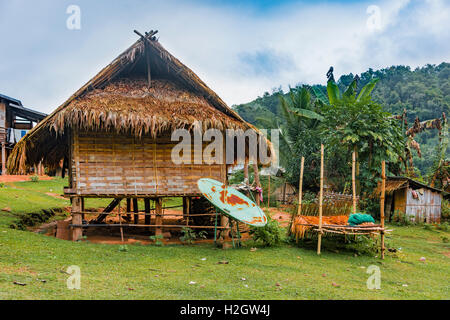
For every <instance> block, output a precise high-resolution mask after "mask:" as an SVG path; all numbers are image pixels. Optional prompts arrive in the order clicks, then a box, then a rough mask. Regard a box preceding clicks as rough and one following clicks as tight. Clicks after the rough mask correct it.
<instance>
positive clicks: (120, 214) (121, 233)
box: [119, 199, 124, 243]
mask: <svg viewBox="0 0 450 320" xmlns="http://www.w3.org/2000/svg"><path fill="white" fill-rule="evenodd" d="M121 202H122V199H119V223H120V239H121V240H122V243H123V242H124V240H123V227H122V212H121V210H120V209H121V207H120V203H121Z"/></svg>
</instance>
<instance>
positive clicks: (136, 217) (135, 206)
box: [133, 198, 139, 224]
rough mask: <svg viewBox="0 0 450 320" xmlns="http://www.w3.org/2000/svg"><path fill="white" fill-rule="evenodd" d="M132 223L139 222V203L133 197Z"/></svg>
mask: <svg viewBox="0 0 450 320" xmlns="http://www.w3.org/2000/svg"><path fill="white" fill-rule="evenodd" d="M133 211H134V224H139V205H138V199H137V198H133Z"/></svg>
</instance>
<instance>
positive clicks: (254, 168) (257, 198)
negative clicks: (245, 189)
mask: <svg viewBox="0 0 450 320" xmlns="http://www.w3.org/2000/svg"><path fill="white" fill-rule="evenodd" d="M253 174H254V176H255V184H256V187H258V188H261V181H260V180H259V169H258V163H257V162H256V160H255V161H254V162H253ZM256 204H257V205H258V207H259V206H260V204H261V198H260V195H259V193H257V195H256Z"/></svg>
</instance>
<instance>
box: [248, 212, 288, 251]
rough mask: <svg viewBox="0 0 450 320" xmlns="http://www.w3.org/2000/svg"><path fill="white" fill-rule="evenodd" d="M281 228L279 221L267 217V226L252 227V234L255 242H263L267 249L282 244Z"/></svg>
mask: <svg viewBox="0 0 450 320" xmlns="http://www.w3.org/2000/svg"><path fill="white" fill-rule="evenodd" d="M281 233H282V230H281V227H280V225H279V223H278V221H276V220H273V219H272V218H271V217H270V216H267V224H266V225H265V226H264V227H259V228H256V227H252V228H251V229H250V234H251V236H252V238H253V240H255V241H261V242H262V243H263V245H264V246H265V247H271V246H275V245H277V244H279V243H280V242H281Z"/></svg>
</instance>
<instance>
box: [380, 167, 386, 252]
mask: <svg viewBox="0 0 450 320" xmlns="http://www.w3.org/2000/svg"><path fill="white" fill-rule="evenodd" d="M385 193H386V161H383V162H382V163H381V195H380V222H381V228H382V230H381V232H380V234H381V259H384V251H385V248H384V198H385Z"/></svg>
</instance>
